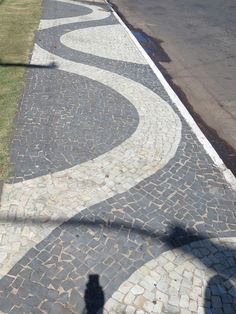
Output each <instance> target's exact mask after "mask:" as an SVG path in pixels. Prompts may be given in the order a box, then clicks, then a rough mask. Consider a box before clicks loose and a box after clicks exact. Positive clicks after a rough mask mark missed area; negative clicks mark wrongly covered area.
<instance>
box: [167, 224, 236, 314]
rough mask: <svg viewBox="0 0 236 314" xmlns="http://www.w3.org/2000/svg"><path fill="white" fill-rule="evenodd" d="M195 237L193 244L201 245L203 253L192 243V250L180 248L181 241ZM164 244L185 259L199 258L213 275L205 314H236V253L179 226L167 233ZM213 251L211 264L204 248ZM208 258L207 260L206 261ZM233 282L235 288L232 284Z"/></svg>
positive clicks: (221, 244)
mask: <svg viewBox="0 0 236 314" xmlns="http://www.w3.org/2000/svg"><path fill="white" fill-rule="evenodd" d="M193 236H194V237H195V239H196V241H204V245H203V249H202V250H201V249H196V247H195V245H194V243H193V245H192V248H191V249H189V246H186V245H183V246H179V243H180V242H182V241H181V239H185V242H186V240H187V239H188V238H193ZM163 240H164V241H165V242H166V243H167V244H168V245H170V246H171V247H172V248H173V249H174V248H177V247H178V248H179V249H180V250H182V251H183V252H184V253H187V254H188V255H189V254H191V255H193V257H195V258H198V259H199V260H200V262H201V263H202V264H204V265H205V266H206V267H207V268H208V269H210V270H211V271H212V272H213V274H214V275H213V276H212V277H211V278H210V280H208V282H207V286H206V288H205V295H204V311H205V314H219V313H228V314H233V313H236V289H235V283H236V250H234V249H233V248H232V247H230V246H228V245H225V244H223V243H216V242H212V241H211V240H210V239H208V238H206V237H204V236H202V235H197V236H196V234H195V233H193V232H192V231H189V230H188V231H186V230H185V229H184V228H183V227H182V226H175V227H173V228H171V229H170V233H169V235H168V236H165V237H164V238H163ZM210 247H211V248H212V247H213V248H214V249H215V254H214V260H212V256H208V255H207V248H210ZM209 257H210V258H209ZM232 282H234V285H233V284H232Z"/></svg>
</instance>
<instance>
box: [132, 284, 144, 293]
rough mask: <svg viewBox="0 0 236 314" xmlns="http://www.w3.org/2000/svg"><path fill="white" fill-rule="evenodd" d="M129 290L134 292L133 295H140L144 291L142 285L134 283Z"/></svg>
mask: <svg viewBox="0 0 236 314" xmlns="http://www.w3.org/2000/svg"><path fill="white" fill-rule="evenodd" d="M131 292H132V293H133V294H134V295H140V294H143V293H144V289H143V287H140V286H138V285H135V286H134V287H133V288H132V289H131Z"/></svg>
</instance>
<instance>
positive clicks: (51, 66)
mask: <svg viewBox="0 0 236 314" xmlns="http://www.w3.org/2000/svg"><path fill="white" fill-rule="evenodd" d="M0 4H1V3H0ZM0 67H2V68H8V67H17V68H19V67H23V68H36V69H55V68H57V65H56V63H54V62H52V63H50V64H42V65H41V64H28V63H8V62H1V60H0Z"/></svg>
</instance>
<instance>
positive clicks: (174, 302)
mask: <svg viewBox="0 0 236 314" xmlns="http://www.w3.org/2000/svg"><path fill="white" fill-rule="evenodd" d="M168 303H169V304H170V305H174V306H179V297H178V296H175V295H171V297H170V298H169V300H168Z"/></svg>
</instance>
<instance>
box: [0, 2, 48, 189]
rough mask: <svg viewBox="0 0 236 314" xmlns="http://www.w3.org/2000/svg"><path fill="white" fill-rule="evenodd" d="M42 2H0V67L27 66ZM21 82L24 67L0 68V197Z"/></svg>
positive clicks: (7, 172)
mask: <svg viewBox="0 0 236 314" xmlns="http://www.w3.org/2000/svg"><path fill="white" fill-rule="evenodd" d="M42 1H43V0H2V1H1V0H0V30H1V31H0V43H1V44H0V63H9V64H11V63H12V64H14V63H22V64H28V63H29V60H30V56H31V53H32V49H33V43H34V36H35V32H36V31H37V29H38V24H39V20H40V17H41V14H42ZM25 82H26V68H25V67H14V66H10V67H1V64H0V194H1V185H2V184H1V181H4V180H6V179H7V178H8V176H9V173H10V171H11V164H10V151H9V145H10V141H11V138H12V134H13V130H14V118H15V115H16V113H17V110H18V104H19V102H20V99H21V98H22V96H23V92H24V86H25Z"/></svg>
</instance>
